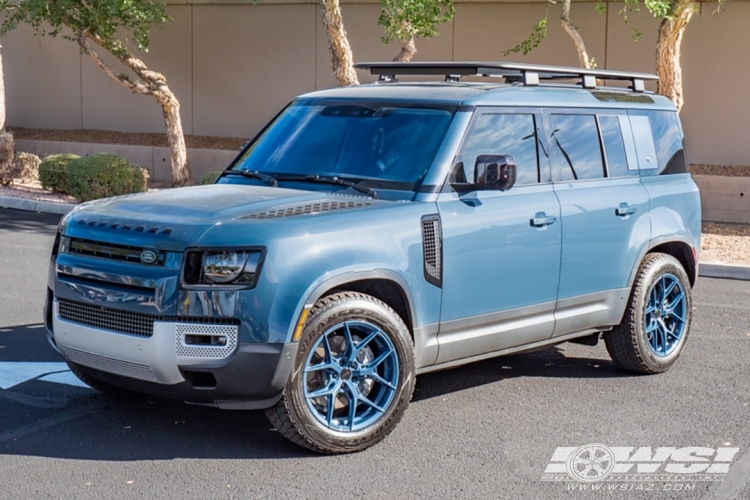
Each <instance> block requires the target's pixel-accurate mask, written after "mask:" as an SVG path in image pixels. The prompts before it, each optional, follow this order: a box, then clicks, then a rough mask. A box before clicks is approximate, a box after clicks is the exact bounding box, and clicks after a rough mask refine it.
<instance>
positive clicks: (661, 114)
mask: <svg viewBox="0 0 750 500" xmlns="http://www.w3.org/2000/svg"><path fill="white" fill-rule="evenodd" d="M628 113H629V114H631V115H634V116H648V121H649V124H650V125H651V134H652V135H653V138H654V148H655V149H656V161H657V165H658V168H657V169H655V170H641V175H658V174H679V173H685V172H687V165H686V163H685V155H684V153H683V150H682V132H681V131H680V127H679V123H678V122H677V113H675V112H674V111H642V110H631V111H628Z"/></svg>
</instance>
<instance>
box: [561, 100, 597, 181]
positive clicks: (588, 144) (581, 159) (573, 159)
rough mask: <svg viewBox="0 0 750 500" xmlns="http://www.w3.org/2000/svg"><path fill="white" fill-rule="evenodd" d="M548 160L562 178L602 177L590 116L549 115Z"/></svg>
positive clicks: (595, 137)
mask: <svg viewBox="0 0 750 500" xmlns="http://www.w3.org/2000/svg"><path fill="white" fill-rule="evenodd" d="M550 125H551V126H552V133H551V140H550V147H551V148H552V162H553V165H554V167H555V169H556V170H557V171H558V172H560V174H559V177H560V180H562V181H572V180H583V179H601V178H602V177H604V163H603V162H602V150H601V146H600V145H599V131H598V130H597V128H596V118H595V117H594V115H550Z"/></svg>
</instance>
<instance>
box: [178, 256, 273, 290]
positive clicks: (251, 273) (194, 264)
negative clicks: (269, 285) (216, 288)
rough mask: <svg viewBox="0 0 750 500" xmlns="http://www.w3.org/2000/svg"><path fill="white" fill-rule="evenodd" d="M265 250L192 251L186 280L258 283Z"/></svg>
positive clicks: (199, 282) (186, 265)
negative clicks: (257, 278)
mask: <svg viewBox="0 0 750 500" xmlns="http://www.w3.org/2000/svg"><path fill="white" fill-rule="evenodd" d="M262 255H263V252H262V251H261V250H205V251H195V250H193V251H189V252H188V253H187V255H186V258H185V274H184V277H185V278H184V282H185V284H187V285H214V284H215V285H249V286H252V285H254V284H255V279H256V275H257V273H258V271H259V267H260V262H261V257H262Z"/></svg>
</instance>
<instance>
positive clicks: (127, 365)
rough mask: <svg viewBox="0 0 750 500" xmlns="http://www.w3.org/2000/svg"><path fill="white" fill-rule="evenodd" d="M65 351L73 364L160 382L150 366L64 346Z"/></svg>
mask: <svg viewBox="0 0 750 500" xmlns="http://www.w3.org/2000/svg"><path fill="white" fill-rule="evenodd" d="M63 349H64V350H65V354H67V355H68V357H69V358H70V360H71V361H72V362H73V363H77V364H79V365H83V366H88V367H89V368H95V369H97V370H101V371H103V372H108V373H114V374H116V375H122V376H124V377H130V378H137V379H140V380H148V381H149V382H158V381H159V380H158V379H157V378H156V375H154V372H152V371H151V367H150V366H149V365H144V364H143V363H134V362H132V361H125V360H122V359H115V358H110V357H107V356H101V355H99V354H94V353H92V352H86V351H81V350H80V349H74V348H72V347H68V346H63Z"/></svg>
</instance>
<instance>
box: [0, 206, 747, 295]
mask: <svg viewBox="0 0 750 500" xmlns="http://www.w3.org/2000/svg"><path fill="white" fill-rule="evenodd" d="M0 207H2V208H15V209H16V210H26V211H29V212H41V213H44V214H59V215H65V214H67V213H68V212H70V211H71V210H73V208H74V207H75V205H74V204H72V203H55V202H51V201H35V200H27V199H25V198H13V197H12V196H0ZM698 276H702V277H705V278H724V279H733V280H746V281H750V266H729V265H725V264H701V265H699V266H698Z"/></svg>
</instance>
